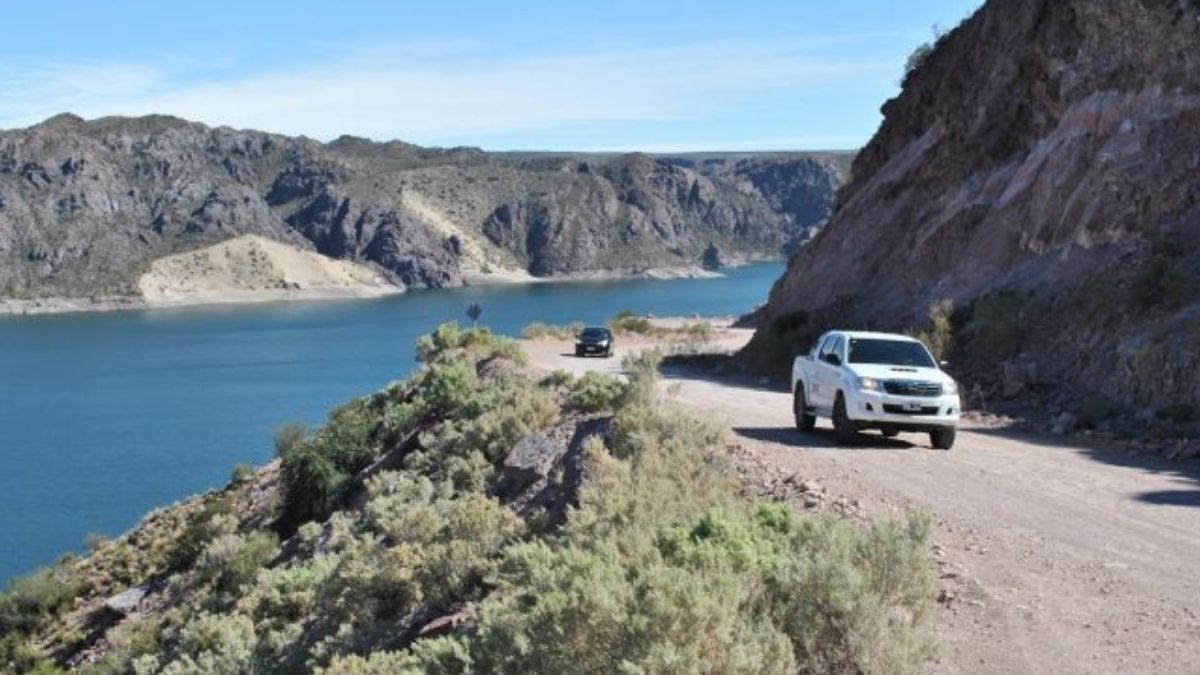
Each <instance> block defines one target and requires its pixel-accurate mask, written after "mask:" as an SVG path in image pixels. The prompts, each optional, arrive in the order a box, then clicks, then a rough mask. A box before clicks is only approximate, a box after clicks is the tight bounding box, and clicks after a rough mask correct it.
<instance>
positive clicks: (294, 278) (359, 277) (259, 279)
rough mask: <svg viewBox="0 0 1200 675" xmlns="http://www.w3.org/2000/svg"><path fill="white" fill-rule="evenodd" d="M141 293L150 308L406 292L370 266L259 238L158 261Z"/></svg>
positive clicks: (141, 285)
mask: <svg viewBox="0 0 1200 675" xmlns="http://www.w3.org/2000/svg"><path fill="white" fill-rule="evenodd" d="M138 289H139V290H140V291H141V294H142V298H143V300H144V301H145V303H146V304H147V305H148V306H151V307H162V306H170V305H195V304H210V303H224V302H256V301H266V300H288V299H317V298H352V297H375V296H381V295H388V294H391V293H399V292H401V291H403V289H402V288H400V287H397V286H395V285H393V284H391V283H389V282H388V281H387V280H385V279H384V278H383V277H382V276H380V275H379V274H377V273H376V272H375V271H373V270H372V269H370V268H369V267H365V266H363V265H359V264H356V263H351V262H347V261H344V260H333V259H332V258H327V257H325V256H323V255H320V254H319V253H313V252H311V251H304V250H301V249H298V248H295V247H292V246H288V245H286V244H281V243H279V242H277V241H273V240H270V239H266V238H264V237H258V236H254V235H245V236H241V237H238V238H236V239H231V240H229V241H226V242H222V243H220V244H217V245H215V246H210V247H208V248H204V249H200V250H198V251H192V252H189V253H181V254H178V255H173V256H168V257H166V258H161V259H159V260H156V261H154V263H153V264H152V265H151V267H150V271H149V272H147V273H145V274H143V275H142V277H141V278H140V279H139V280H138Z"/></svg>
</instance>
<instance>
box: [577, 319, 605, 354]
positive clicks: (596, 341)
mask: <svg viewBox="0 0 1200 675" xmlns="http://www.w3.org/2000/svg"><path fill="white" fill-rule="evenodd" d="M612 353H613V334H612V331H610V330H609V329H607V328H603V327H600V326H588V327H587V328H584V329H583V330H582V331H580V332H579V335H576V336H575V356H587V355H588V354H599V355H601V356H604V357H606V358H607V357H609V356H612Z"/></svg>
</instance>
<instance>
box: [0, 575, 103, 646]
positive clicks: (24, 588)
mask: <svg viewBox="0 0 1200 675" xmlns="http://www.w3.org/2000/svg"><path fill="white" fill-rule="evenodd" d="M83 589H84V581H83V580H82V579H79V578H78V577H77V576H76V575H74V574H72V573H71V572H70V571H69V570H67V569H66V568H64V567H63V566H60V565H55V566H53V567H45V568H42V569H40V570H38V571H36V572H34V573H33V574H31V575H29V576H27V577H24V578H20V579H15V580H13V581H11V582H9V584H8V587H7V588H6V589H5V590H4V593H3V594H0V635H7V634H10V633H26V634H27V633H29V632H31V631H33V630H34V629H36V628H37V627H38V626H40V625H41V624H42V623H43V622H44V621H46V620H48V619H50V618H52V617H53V616H54V615H56V614H58V612H59V611H60V610H62V609H64V608H66V607H67V606H68V605H69V604H70V603H71V601H73V600H74V599H75V598H76V596H78V595H79V593H80V592H81V591H82V590H83Z"/></svg>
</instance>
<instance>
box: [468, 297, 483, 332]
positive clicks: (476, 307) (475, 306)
mask: <svg viewBox="0 0 1200 675" xmlns="http://www.w3.org/2000/svg"><path fill="white" fill-rule="evenodd" d="M481 316H483V306H482V305H480V304H479V303H478V302H472V303H471V304H470V305H467V318H468V319H470V320H471V327H472V328H478V327H479V317H481Z"/></svg>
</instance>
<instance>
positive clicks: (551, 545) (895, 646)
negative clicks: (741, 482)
mask: <svg viewBox="0 0 1200 675" xmlns="http://www.w3.org/2000/svg"><path fill="white" fill-rule="evenodd" d="M626 365H627V370H628V371H629V372H630V385H629V387H628V388H627V391H626V393H625V395H624V396H623V397H622V403H621V406H620V408H619V409H618V411H617V414H616V417H615V418H614V420H613V429H612V433H611V440H610V441H609V445H608V446H606V445H604V444H603V443H601V442H600V441H599V440H598V439H594V440H593V441H591V442H590V443H589V444H588V445H587V446H586V448H585V450H584V453H585V473H586V475H588V476H589V477H590V478H589V480H588V482H586V483H585V484H584V486H583V487H582V489H581V493H580V497H579V503H580V505H579V508H578V509H577V510H576V511H574V512H573V513H572V515H571V517H570V519H569V520H568V522H567V524H566V526H565V528H564V530H563V534H562V536H561V537H557V538H553V539H538V540H533V541H529V542H521V543H515V544H513V545H511V546H509V547H508V548H507V549H506V550H505V552H504V555H503V561H502V563H501V564H500V566H499V568H498V570H497V571H496V573H495V575H494V577H493V578H494V579H495V583H496V584H497V586H498V587H497V590H496V592H494V593H492V594H490V595H489V596H487V598H486V599H484V600H483V602H482V604H481V605H480V609H479V619H478V624H477V625H476V626H475V627H474V629H472V630H470V631H468V632H466V633H465V634H462V635H458V636H454V637H446V638H438V639H436V640H434V641H431V642H428V643H422V642H418V643H417V644H418V645H421V649H420V650H419V651H418V650H416V649H414V650H412V651H410V652H408V653H406V654H396V653H387V652H384V653H379V654H375V655H373V656H371V657H368V658H365V659H353V660H345V661H335V662H334V665H335V666H336V667H335V668H332V669H331V670H330V672H338V671H337V668H338V667H342V666H343V665H344V666H345V667H346V668H347V671H346V672H382V669H384V668H386V667H403V668H412V669H414V672H422V669H423V668H429V669H430V670H432V671H433V672H467V671H468V670H470V671H472V672H497V673H527V672H560V673H586V672H608V671H609V670H611V669H612V668H613V665H614V664H620V667H621V668H622V669H624V670H628V671H630V672H664V671H672V672H714V673H715V672H720V673H772V672H777V673H794V672H797V671H801V672H878V673H885V672H886V673H893V672H906V671H910V670H912V669H914V668H915V667H916V666H918V665H919V664H920V663H921V662H923V660H924V659H925V658H926V657H927V656H928V654H929V644H930V643H929V641H928V639H927V637H926V636H925V634H924V632H923V630H922V621H923V618H924V615H925V612H926V611H927V609H928V607H929V606H930V603H931V600H932V595H933V580H932V565H931V561H930V560H929V556H928V552H927V544H928V533H929V522H928V519H926V518H923V517H920V516H914V517H911V518H910V519H908V520H904V521H895V522H891V521H885V522H882V523H879V524H876V525H874V526H872V527H870V528H866V529H862V528H859V527H856V526H854V525H853V524H851V523H849V522H846V521H844V520H840V519H837V518H835V517H826V518H823V519H817V520H813V519H804V518H801V517H800V516H797V515H796V514H795V513H794V512H793V511H792V510H791V509H790V508H788V507H786V506H783V505H777V504H764V503H758V504H752V503H748V502H746V501H745V500H744V499H743V498H741V497H740V496H739V494H738V492H737V486H736V482H735V481H734V480H733V478H732V477H731V476H730V475H729V473H728V472H726V471H724V470H723V469H722V468H721V462H720V460H719V448H720V447H721V443H720V441H721V433H720V431H719V430H718V429H716V428H715V427H713V426H711V425H709V424H706V423H704V422H702V421H700V420H697V419H695V418H694V417H692V416H690V415H689V414H687V413H686V412H684V411H682V410H680V409H678V408H676V407H674V406H672V405H671V404H670V403H669V402H668V401H663V400H661V399H660V397H659V396H658V394H657V389H656V387H655V386H654V379H655V373H656V365H657V358H656V355H654V354H649V355H646V356H643V357H641V358H637V359H630V360H629V362H627V364H626ZM514 647H516V648H514ZM442 669H446V670H442Z"/></svg>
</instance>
